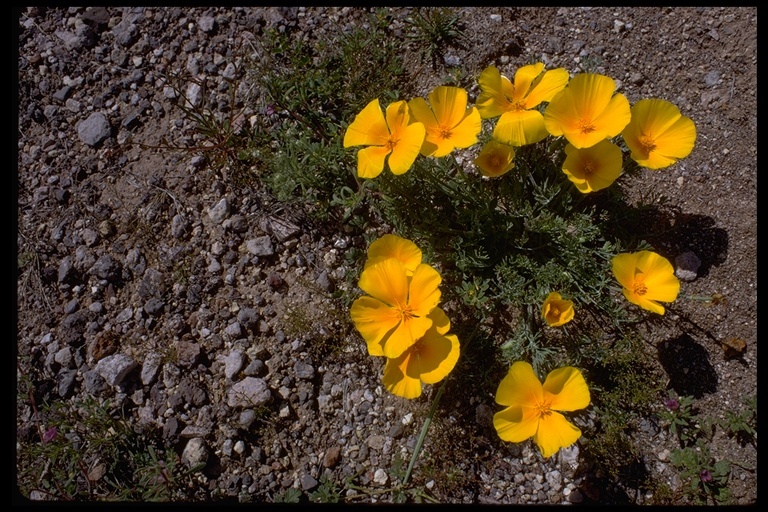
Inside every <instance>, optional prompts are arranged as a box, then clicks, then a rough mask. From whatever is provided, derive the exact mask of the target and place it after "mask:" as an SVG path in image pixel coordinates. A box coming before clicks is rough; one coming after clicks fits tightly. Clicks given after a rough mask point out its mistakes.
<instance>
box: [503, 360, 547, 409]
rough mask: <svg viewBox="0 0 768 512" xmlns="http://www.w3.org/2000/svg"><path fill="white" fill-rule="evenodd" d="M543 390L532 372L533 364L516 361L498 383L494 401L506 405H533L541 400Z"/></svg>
mask: <svg viewBox="0 0 768 512" xmlns="http://www.w3.org/2000/svg"><path fill="white" fill-rule="evenodd" d="M543 393H544V390H543V388H542V386H541V382H540V381H539V378H538V377H537V376H536V374H535V373H534V372H533V366H531V364H530V363H526V362H525V361H516V362H515V363H513V364H512V366H511V367H510V368H509V372H507V375H506V376H505V377H504V378H503V379H502V381H501V382H500V383H499V387H498V389H497V390H496V403H498V404H501V405H507V406H526V407H534V406H536V405H537V404H540V403H541V401H542V396H543Z"/></svg>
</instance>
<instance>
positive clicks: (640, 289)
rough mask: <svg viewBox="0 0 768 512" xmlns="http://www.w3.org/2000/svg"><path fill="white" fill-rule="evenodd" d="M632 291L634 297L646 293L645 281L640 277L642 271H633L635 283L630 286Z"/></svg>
mask: <svg viewBox="0 0 768 512" xmlns="http://www.w3.org/2000/svg"><path fill="white" fill-rule="evenodd" d="M632 291H633V292H634V293H635V295H640V296H642V295H645V294H646V293H648V287H647V286H645V279H644V278H643V276H642V271H641V270H640V269H635V282H634V283H633V286H632Z"/></svg>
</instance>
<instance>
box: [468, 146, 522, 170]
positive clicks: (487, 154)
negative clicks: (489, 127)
mask: <svg viewBox="0 0 768 512" xmlns="http://www.w3.org/2000/svg"><path fill="white" fill-rule="evenodd" d="M514 159H515V150H514V148H512V146H509V145H507V144H501V143H499V142H496V141H495V140H489V141H488V142H486V143H485V144H484V145H483V149H481V150H480V153H479V154H478V155H477V158H475V165H476V166H477V168H478V169H479V170H480V174H482V175H483V176H488V177H489V178H496V177H498V176H501V175H502V174H506V173H508V172H509V171H510V170H511V169H512V168H513V167H514V166H515V161H514Z"/></svg>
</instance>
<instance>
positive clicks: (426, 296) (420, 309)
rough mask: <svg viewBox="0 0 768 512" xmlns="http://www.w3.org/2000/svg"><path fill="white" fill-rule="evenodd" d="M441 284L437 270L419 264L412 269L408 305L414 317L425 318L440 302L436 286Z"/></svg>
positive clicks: (424, 264)
mask: <svg viewBox="0 0 768 512" xmlns="http://www.w3.org/2000/svg"><path fill="white" fill-rule="evenodd" d="M441 282H442V277H440V274H439V273H438V272H437V270H435V269H434V268H432V267H431V266H429V265H427V264H426V263H421V264H419V265H418V266H417V267H416V268H415V269H414V271H413V277H412V278H411V283H410V288H409V297H408V304H409V305H410V306H411V309H412V311H413V314H414V315H417V316H420V317H421V316H423V317H426V316H427V315H428V314H429V313H430V312H431V311H432V310H433V309H434V308H435V307H436V306H437V303H438V302H440V290H439V288H438V286H440V283H441ZM430 324H431V320H430ZM421 334H424V333H423V332H422V333H421ZM421 334H420V335H419V336H421Z"/></svg>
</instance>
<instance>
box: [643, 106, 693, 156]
mask: <svg viewBox="0 0 768 512" xmlns="http://www.w3.org/2000/svg"><path fill="white" fill-rule="evenodd" d="M655 140H656V149H655V150H654V151H653V152H656V153H659V154H660V155H663V156H666V157H668V158H672V159H680V158H685V157H687V156H688V155H690V154H691V151H693V146H694V145H695V144H696V125H695V124H693V121H691V119H690V118H688V117H685V116H681V117H680V119H678V120H677V121H676V122H675V123H674V124H673V125H672V126H670V127H669V128H668V129H667V130H666V131H664V132H663V133H662V134H661V135H659V136H658V137H657V138H656V139H655Z"/></svg>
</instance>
